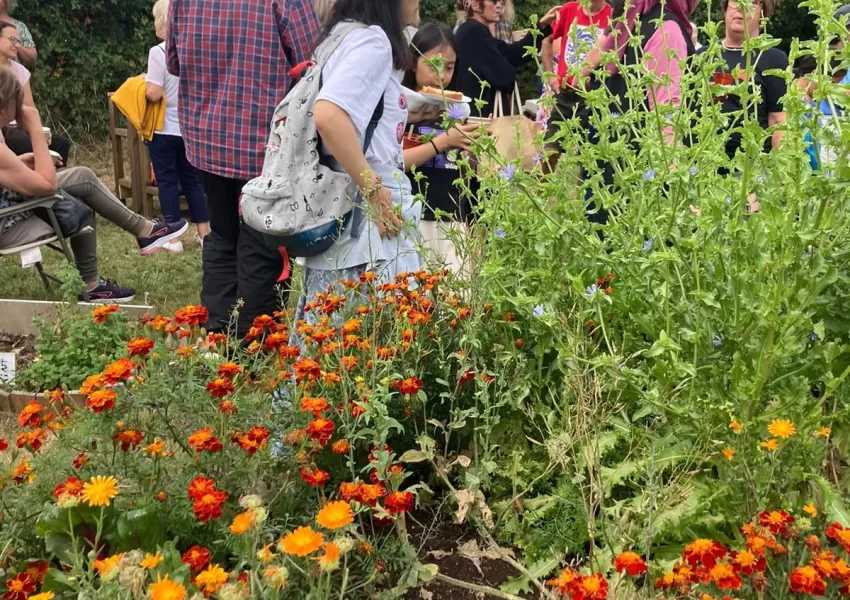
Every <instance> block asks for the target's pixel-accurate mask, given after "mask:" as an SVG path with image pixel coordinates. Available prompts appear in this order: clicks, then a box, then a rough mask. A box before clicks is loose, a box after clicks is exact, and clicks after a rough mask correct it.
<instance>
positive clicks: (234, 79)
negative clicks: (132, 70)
mask: <svg viewBox="0 0 850 600" xmlns="http://www.w3.org/2000/svg"><path fill="white" fill-rule="evenodd" d="M318 36H319V19H318V17H317V16H316V11H315V9H314V8H313V0H238V1H236V2H234V1H233V0H171V5H170V8H169V14H168V32H167V37H166V47H167V55H168V57H167V58H168V71H169V72H170V73H171V74H172V75H175V76H177V77H180V95H179V98H180V101H179V109H180V111H179V117H180V126H181V129H182V132H183V138H184V140H185V142H186V156H187V158H188V159H189V162H191V163H192V164H193V165H195V166H196V167H198V168H199V169H201V170H203V171H207V172H208V173H213V174H215V175H219V176H221V177H228V178H231V179H241V180H248V179H251V178H253V177H257V176H259V175H260V173H261V171H262V167H263V157H264V155H265V145H266V142H267V141H268V136H269V125H270V123H271V119H272V114H273V113H274V109H275V107H276V106H277V104H278V103H279V102H280V101H281V100H282V99H283V97H284V96H285V95H286V93H287V92H288V91H289V87H290V80H289V77H288V75H287V73H288V71H289V69H290V68H291V67H293V66H295V65H297V64H299V63H301V62H303V61H305V60H307V59H308V58H310V55H311V54H312V51H313V46H314V44H315V43H316V41H317V39H318Z"/></svg>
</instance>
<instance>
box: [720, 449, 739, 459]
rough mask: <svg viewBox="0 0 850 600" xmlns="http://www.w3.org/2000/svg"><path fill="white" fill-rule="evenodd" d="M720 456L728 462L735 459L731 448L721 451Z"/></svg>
mask: <svg viewBox="0 0 850 600" xmlns="http://www.w3.org/2000/svg"><path fill="white" fill-rule="evenodd" d="M720 454H722V455H723V458H725V459H726V460H728V461H730V462H731V461H732V459H733V458H735V451H734V450H732V448H724V449H723V451H722V452H721V453H720Z"/></svg>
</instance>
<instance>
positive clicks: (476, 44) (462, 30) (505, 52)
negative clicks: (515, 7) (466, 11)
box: [455, 19, 552, 117]
mask: <svg viewBox="0 0 850 600" xmlns="http://www.w3.org/2000/svg"><path fill="white" fill-rule="evenodd" d="M538 28H539V29H540V30H541V31H542V35H539V36H537V39H536V40H535V39H534V36H533V35H531V33H528V34H527V35H526V36H525V37H524V38H522V39H521V40H519V41H518V42H514V43H513V44H508V43H507V42H503V41H502V40H500V39H497V38H495V37H493V35H492V34H491V33H490V30H489V29H488V28H487V26H486V25H483V24H482V23H479V22H478V21H476V20H475V19H468V20H466V21H464V22H463V23H461V25H460V27H458V29H457V33H456V34H455V36H456V37H457V44H458V64H457V71H458V76H459V77H460V91H462V92H463V93H464V94H465V95H466V96H468V97H469V98H471V99H472V116H477V117H489V116H490V115H491V114H492V113H493V102H494V100H495V98H496V92H497V91H499V92H513V90H514V85H515V84H516V75H517V69H519V67H521V66H522V65H523V64H525V63H528V62H530V61H532V60H533V59H534V57H533V56H532V55H529V56H526V50H525V49H526V48H527V47H528V46H535V47H536V48H537V50H538V51H539V50H540V45H541V44H542V43H543V38H544V37H546V36H548V35H551V33H552V27H551V26H548V25H547V26H546V27H538ZM479 79H481V80H483V81H486V82H488V83H489V84H490V87H489V88H487V89H486V90H484V92H483V93H482V90H481V82H480V81H479ZM479 98H480V99H482V100H484V101H485V102H486V104H485V106H484V107H483V108H482V109H481V110H480V112H479V110H478V108H477V106H476V105H475V101H476V100H478V99H479Z"/></svg>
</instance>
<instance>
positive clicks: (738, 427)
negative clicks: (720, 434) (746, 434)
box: [729, 419, 744, 433]
mask: <svg viewBox="0 0 850 600" xmlns="http://www.w3.org/2000/svg"><path fill="white" fill-rule="evenodd" d="M729 429H731V430H732V431H734V432H735V433H741V432H742V431H743V430H744V426H743V425H741V424H740V423H738V421H736V420H735V419H732V422H731V423H729Z"/></svg>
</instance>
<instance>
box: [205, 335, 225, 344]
mask: <svg viewBox="0 0 850 600" xmlns="http://www.w3.org/2000/svg"><path fill="white" fill-rule="evenodd" d="M226 343H227V336H226V335H224V334H223V333H208V334H207V345H208V346H221V345H224V344H226Z"/></svg>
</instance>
